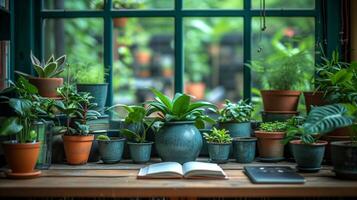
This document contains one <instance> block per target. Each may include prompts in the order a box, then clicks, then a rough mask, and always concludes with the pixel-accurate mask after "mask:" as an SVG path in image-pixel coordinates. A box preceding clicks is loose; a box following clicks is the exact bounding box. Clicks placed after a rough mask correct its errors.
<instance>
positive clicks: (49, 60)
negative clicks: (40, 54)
mask: <svg viewBox="0 0 357 200" xmlns="http://www.w3.org/2000/svg"><path fill="white" fill-rule="evenodd" d="M51 62H55V57H54V56H53V54H52V55H51V56H50V58H49V59H48V60H47V62H46V65H47V64H49V63H51Z"/></svg>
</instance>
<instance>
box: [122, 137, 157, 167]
mask: <svg viewBox="0 0 357 200" xmlns="http://www.w3.org/2000/svg"><path fill="white" fill-rule="evenodd" d="M152 144H153V142H147V143H134V142H128V145H129V149H130V156H131V159H132V160H133V162H134V163H146V162H148V161H149V160H150V156H151V147H152Z"/></svg>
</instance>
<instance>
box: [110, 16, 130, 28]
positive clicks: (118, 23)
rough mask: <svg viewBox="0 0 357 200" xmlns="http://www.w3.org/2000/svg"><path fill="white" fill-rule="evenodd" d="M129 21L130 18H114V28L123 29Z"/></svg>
mask: <svg viewBox="0 0 357 200" xmlns="http://www.w3.org/2000/svg"><path fill="white" fill-rule="evenodd" d="M127 21H128V18H126V17H120V18H114V19H113V24H114V27H117V28H122V27H125V26H126V23H127Z"/></svg>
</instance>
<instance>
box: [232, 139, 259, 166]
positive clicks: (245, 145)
mask: <svg viewBox="0 0 357 200" xmlns="http://www.w3.org/2000/svg"><path fill="white" fill-rule="evenodd" d="M256 143H257V138H253V137H247V138H234V139H233V155H234V158H235V159H236V161H237V162H238V163H251V162H253V161H254V158H255V149H256Z"/></svg>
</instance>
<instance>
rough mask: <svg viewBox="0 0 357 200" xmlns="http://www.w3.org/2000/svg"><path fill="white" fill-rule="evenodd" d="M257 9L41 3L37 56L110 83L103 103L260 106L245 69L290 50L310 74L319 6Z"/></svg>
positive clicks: (130, 1) (132, 0) (245, 4)
mask: <svg viewBox="0 0 357 200" xmlns="http://www.w3.org/2000/svg"><path fill="white" fill-rule="evenodd" d="M263 2H265V0H220V1H217V0H200V1H196V0H90V1H87V0H76V1H74V0H43V1H42V8H43V9H42V10H41V11H40V15H39V16H40V17H41V20H42V26H43V33H42V35H43V38H44V39H43V44H42V45H41V46H42V55H44V56H45V57H47V56H48V55H49V54H50V53H52V52H55V53H56V54H63V53H67V54H68V56H69V62H70V64H71V66H72V69H73V70H77V69H82V70H79V74H80V73H83V76H84V75H86V76H88V71H90V72H93V73H99V74H100V76H99V78H98V79H101V80H103V79H104V78H105V79H106V81H107V82H109V83H110V89H111V92H110V95H109V96H108V97H109V102H108V103H127V104H131V103H138V102H142V101H144V100H146V99H148V98H150V93H149V92H148V90H147V87H148V86H152V87H156V88H158V89H160V90H162V91H165V93H166V94H169V95H173V94H174V92H175V91H178V92H180V91H184V90H185V91H186V92H188V93H191V94H193V95H195V96H196V97H197V98H198V99H207V100H210V101H212V102H215V103H217V104H220V103H222V102H223V100H224V99H225V98H229V99H232V100H238V99H241V98H251V97H254V98H253V100H254V101H256V102H259V98H256V97H258V95H257V94H256V91H257V89H259V88H260V87H261V83H259V80H257V79H256V78H255V76H254V72H252V71H251V69H250V68H249V67H247V66H246V65H245V63H249V62H250V61H251V60H257V59H263V60H264V59H269V56H271V55H272V54H274V53H278V48H279V47H277V46H274V45H280V46H284V45H285V46H289V45H290V46H291V45H292V46H293V47H296V48H299V49H300V50H301V49H303V50H306V51H307V52H309V55H310V58H311V60H310V61H311V64H309V66H307V68H311V67H313V63H314V50H315V44H316V43H317V42H319V40H320V35H319V34H320V33H319V32H318V31H316V30H319V27H318V26H321V24H320V23H319V7H320V6H319V4H320V0H302V1H292V2H290V1H289V3H287V1H284V0H266V2H265V4H264V5H265V9H266V10H264V12H263V11H262V10H261V9H262V3H263ZM262 15H265V20H266V26H267V29H266V30H265V31H261V30H260V28H261V27H260V26H261V21H262V19H263V16H262ZM273 41H275V43H274V42H273ZM277 42H279V44H278V43H277ZM78 63H81V64H82V65H79V64H78ZM83 64H84V66H83ZM83 69H84V70H83ZM86 69H88V70H86ZM307 73H310V71H309V70H307ZM311 73H313V72H311ZM301 89H307V88H301ZM256 110H259V109H256Z"/></svg>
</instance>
